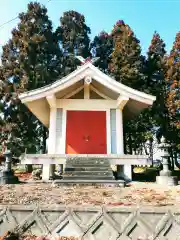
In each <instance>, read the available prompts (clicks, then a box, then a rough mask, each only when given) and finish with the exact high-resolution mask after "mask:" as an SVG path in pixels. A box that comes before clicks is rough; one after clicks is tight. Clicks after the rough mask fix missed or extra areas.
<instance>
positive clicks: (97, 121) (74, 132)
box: [66, 111, 107, 154]
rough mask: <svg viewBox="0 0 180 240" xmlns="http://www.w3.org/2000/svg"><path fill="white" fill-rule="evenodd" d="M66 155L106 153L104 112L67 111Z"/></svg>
mask: <svg viewBox="0 0 180 240" xmlns="http://www.w3.org/2000/svg"><path fill="white" fill-rule="evenodd" d="M66 153H67V154H106V153H107V143H106V112H105V111H67V125H66Z"/></svg>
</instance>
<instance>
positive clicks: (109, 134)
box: [61, 107, 111, 154]
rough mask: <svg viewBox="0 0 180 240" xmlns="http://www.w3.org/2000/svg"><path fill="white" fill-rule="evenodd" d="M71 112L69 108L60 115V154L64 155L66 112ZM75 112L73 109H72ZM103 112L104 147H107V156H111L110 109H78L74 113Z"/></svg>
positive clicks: (64, 109)
mask: <svg viewBox="0 0 180 240" xmlns="http://www.w3.org/2000/svg"><path fill="white" fill-rule="evenodd" d="M68 110H69V111H71V110H72V109H71V108H68V107H67V108H63V115H62V139H63V141H62V143H63V146H62V148H61V149H62V152H61V153H62V154H65V152H66V125H67V121H66V120H67V111H68ZM73 110H75V109H73ZM83 110H84V111H104V112H106V143H107V144H106V146H107V154H111V126H110V109H92V108H91V109H88V110H87V108H85V109H82V107H80V108H79V109H76V110H75V111H83Z"/></svg>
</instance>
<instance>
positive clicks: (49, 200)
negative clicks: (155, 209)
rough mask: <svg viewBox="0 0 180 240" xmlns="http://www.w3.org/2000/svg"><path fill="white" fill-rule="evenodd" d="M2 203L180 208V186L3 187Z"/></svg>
mask: <svg viewBox="0 0 180 240" xmlns="http://www.w3.org/2000/svg"><path fill="white" fill-rule="evenodd" d="M0 192H1V194H0V204H1V205H2V204H6V205H7V204H26V205H29V204H44V205H45V204H64V205H102V204H104V205H110V206H120V205H124V206H131V205H132V206H133V205H141V206H143V205H144V206H147V205H149V206H168V205H179V206H180V186H176V187H169V188H168V187H164V188H163V187H159V186H157V185H156V184H149V183H132V184H131V185H130V186H129V187H126V188H119V187H100V186H99V187H98V186H82V185H81V186H80V185H74V186H63V185H59V186H58V185H56V186H53V185H52V184H50V183H29V184H28V183H27V184H19V185H0Z"/></svg>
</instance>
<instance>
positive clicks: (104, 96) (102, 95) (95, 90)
mask: <svg viewBox="0 0 180 240" xmlns="http://www.w3.org/2000/svg"><path fill="white" fill-rule="evenodd" d="M90 88H91V90H92V91H94V92H95V93H97V94H98V95H99V96H100V97H102V98H104V99H107V100H111V98H110V97H108V96H106V95H105V94H104V93H101V92H100V91H99V90H97V89H96V88H95V87H93V86H92V85H91V86H90Z"/></svg>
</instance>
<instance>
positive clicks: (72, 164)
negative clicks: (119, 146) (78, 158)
mask: <svg viewBox="0 0 180 240" xmlns="http://www.w3.org/2000/svg"><path fill="white" fill-rule="evenodd" d="M66 166H67V167H76V166H77V167H98V168H101V167H110V164H109V163H108V164H95V163H88V162H84V163H66Z"/></svg>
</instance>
